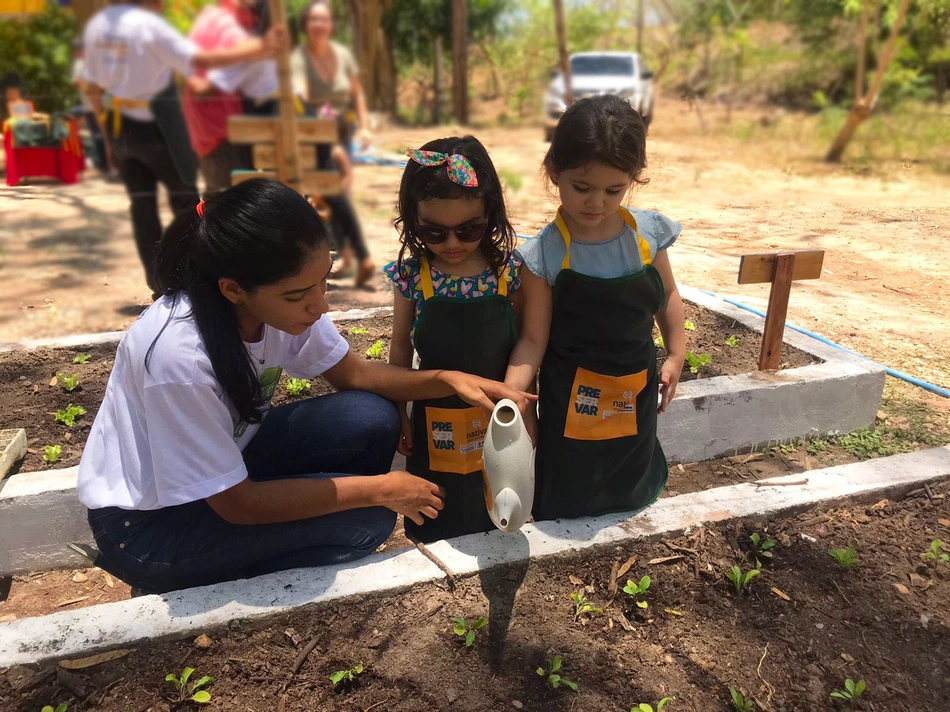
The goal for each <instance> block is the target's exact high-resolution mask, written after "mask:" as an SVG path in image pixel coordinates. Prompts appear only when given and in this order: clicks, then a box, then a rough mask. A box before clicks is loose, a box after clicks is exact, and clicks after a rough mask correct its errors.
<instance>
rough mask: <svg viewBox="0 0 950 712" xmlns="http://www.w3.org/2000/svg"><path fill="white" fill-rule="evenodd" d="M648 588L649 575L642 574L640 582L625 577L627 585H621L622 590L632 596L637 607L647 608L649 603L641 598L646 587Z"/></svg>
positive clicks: (644, 593) (644, 594)
mask: <svg viewBox="0 0 950 712" xmlns="http://www.w3.org/2000/svg"><path fill="white" fill-rule="evenodd" d="M649 588H650V577H649V576H644V577H643V578H642V579H640V583H634V582H633V581H631V580H630V579H627V585H626V586H624V587H623V592H624V593H626V594H627V595H628V596H631V597H633V600H634V601H635V602H636V604H637V608H647V607H648V606H649V605H650V604H649V603H647V602H646V601H644V600H641V599H642V598H643V597H644V596H646V593H647V589H649Z"/></svg>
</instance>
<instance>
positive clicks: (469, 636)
mask: <svg viewBox="0 0 950 712" xmlns="http://www.w3.org/2000/svg"><path fill="white" fill-rule="evenodd" d="M452 620H453V621H455V627H454V628H453V629H452V630H453V631H454V632H455V634H456V635H457V636H459V637H460V638H462V639H463V640H464V641H465V647H466V648H471V647H472V645H473V644H474V643H475V634H476V632H477V631H479V630H481V629H482V628H484V627H485V626H486V625H488V619H487V618H478V619H477V620H475V621H473V622H472V624H471V625H469V624H468V621H466V620H465V619H464V618H462V617H461V616H455V617H454V618H453V619H452Z"/></svg>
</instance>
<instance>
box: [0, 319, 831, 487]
mask: <svg viewBox="0 0 950 712" xmlns="http://www.w3.org/2000/svg"><path fill="white" fill-rule="evenodd" d="M686 315H687V320H688V321H689V323H690V324H691V325H693V326H694V329H692V330H688V331H687V332H686V341H687V348H688V349H689V350H690V352H691V353H694V354H697V355H699V354H706V355H708V356H710V358H711V359H712V360H711V361H710V362H709V363H708V364H707V365H705V366H703V367H702V368H701V369H699V373H698V374H694V373H692V372H691V371H690V368H689V365H687V366H686V367H684V369H683V375H682V380H683V381H689V380H694V379H696V378H699V377H701V378H710V377H714V376H722V375H738V374H741V373H746V372H749V371H755V369H756V367H757V363H758V356H759V344H760V336H759V334H757V333H755V332H754V331H752V330H751V329H749V328H748V327H746V326H745V325H743V324H741V323H739V322H737V321H736V320H733V319H730V318H728V317H726V316H723V315H721V314H717V313H715V312H713V311H710V310H707V309H704V308H703V307H700V306H697V305H695V304H692V303H690V302H687V303H686ZM337 327H338V328H339V330H340V333H341V334H343V336H344V337H345V338H346V339H347V340H348V341H349V342H350V344H351V345H352V348H353V350H354V351H355V352H356V353H358V354H364V355H365V354H366V352H367V350H368V349H369V348H370V347H371V346H372V345H373V344H375V343H376V342H377V341H380V340H382V342H383V343H382V348H381V351H380V352H379V354H378V355H379V357H380V358H381V359H383V360H387V359H388V358H389V342H390V338H391V333H392V319H391V318H389V317H376V318H372V319H366V320H361V321H346V322H339V323H338V324H337ZM364 329H365V330H366V331H365V332H364V331H363V330H364ZM730 337H735V340H734V342H730V343H736V346H728V345H727V343H726V342H727V340H729V339H730ZM80 353H86V354H89V356H90V359H89V361H88V363H84V364H75V363H73V359H74V358H75V357H76V356H77V355H78V354H80ZM657 355H658V359H659V360H660V362H661V363H662V360H663V359H664V358H665V351H663V350H662V349H660V348H659V347H658V348H657ZM114 359H115V347H114V346H94V347H90V348H88V349H60V348H55V349H50V348H39V349H33V350H28V351H23V350H17V351H11V352H8V353H2V354H0V402H2V403H4V405H5V409H6V420H5V423H4V427H16V428H25V429H26V433H27V438H28V441H29V448H30V451H29V452H28V454H27V456H26V458H25V459H24V460H23V461H22V463H21V464H20V465H19V466H18V467H19V469H18V471H20V472H32V471H36V470H45V469H50V468H52V467H56V468H61V467H69V466H71V465H76V464H78V463H79V458H80V456H81V455H82V448H83V446H84V445H85V442H86V438H87V437H88V435H89V430H90V428H91V427H92V421H93V419H94V418H95V415H96V412H97V411H98V409H99V404H100V403H101V401H102V397H103V394H104V393H105V388H106V383H107V382H108V380H109V374H110V372H111V370H112V364H113V361H114ZM817 361H818V359H816V358H815V357H813V356H812V355H810V354H808V353H806V352H804V351H801V350H799V349H796V348H793V347H791V346H788V345H786V346H785V348H784V350H783V352H782V367H783V368H795V367H799V366H805V365H809V364H812V363H816V362H817ZM60 373H62V374H64V375H65V376H67V377H69V376H72V375H74V374H75V375H77V376H78V387H77V388H76V390H74V391H72V392H67V391H65V390H64V387H63V386H64V383H63V380H62V379H58V378H57V379H56V381H55V383H54V382H53V379H54V378H55V377H56V376H57V374H60ZM287 378H288V376H287V374H284V375H283V376H282V378H281V382H280V384H279V385H278V388H277V392H276V394H275V397H274V405H280V404H281V403H284V402H287V401H288V400H290V399H291V398H292V396H290V395H289V394H288V391H287V388H286V383H287ZM331 391H332V387H331V386H330V385H329V384H328V383H327V382H326V381H325V380H324V379H322V378H316V379H313V381H312V384H311V387H310V389H309V390H306V391H303V392H302V393H301V395H300V396H299V397H307V396H315V395H320V394H323V393H328V392H331ZM70 404H72V405H76V406H80V407H82V408H83V409H84V410H85V411H86V412H85V414H84V415H80V416H78V417H77V418H76V420H75V424H74V425H73V426H71V427H67V426H66V425H63V424H62V423H59V422H56V420H55V413H56V412H57V411H59V410H65V409H66V408H67V407H68V406H69V405H70ZM57 445H58V446H59V447H60V448H61V452H60V454H59V456H58V459H57V460H56V461H55V462H52V463H51V462H48V461H45V460H44V459H43V458H44V456H45V455H46V451H45V447H46V446H51V447H52V446H57Z"/></svg>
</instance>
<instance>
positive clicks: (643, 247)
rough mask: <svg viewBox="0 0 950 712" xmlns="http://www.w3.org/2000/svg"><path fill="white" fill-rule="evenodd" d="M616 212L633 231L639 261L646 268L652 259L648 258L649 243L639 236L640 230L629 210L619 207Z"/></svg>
mask: <svg viewBox="0 0 950 712" xmlns="http://www.w3.org/2000/svg"><path fill="white" fill-rule="evenodd" d="M617 212H618V213H620V217H622V218H623V221H624V222H625V223H627V225H628V226H629V227H630V229H631V230H633V234H634V235H636V236H637V247H638V248H639V249H640V260H641V261H642V262H643V266H644V267H646V266H647V265H648V264H650V263H651V262H652V261H653V258H652V257H650V243H649V242H647V241H646V240H644V239H643V235H641V234H640V230H639V228H637V219H636V218H635V217H633V213H631V212H630V210H628V209H627V208H624V207H622V206H621V207H620V208H618V209H617Z"/></svg>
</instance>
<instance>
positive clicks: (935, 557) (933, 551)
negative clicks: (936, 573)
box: [920, 539, 950, 568]
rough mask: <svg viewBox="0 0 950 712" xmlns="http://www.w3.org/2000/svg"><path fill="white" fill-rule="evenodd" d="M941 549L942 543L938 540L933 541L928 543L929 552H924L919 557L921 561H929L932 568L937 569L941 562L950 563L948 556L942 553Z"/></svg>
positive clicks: (949, 556)
mask: <svg viewBox="0 0 950 712" xmlns="http://www.w3.org/2000/svg"><path fill="white" fill-rule="evenodd" d="M941 549H943V542H942V541H940V540H939V539H934V540H933V541H932V542H930V551H925V552H924V553H923V554H921V555H920V556H921V558H923V559H929V560H930V561H933V562H934V568H937V566H938V565H939V564H940V562H941V561H942V562H943V563H947V562H948V561H950V554H945V553H943V551H941Z"/></svg>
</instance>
